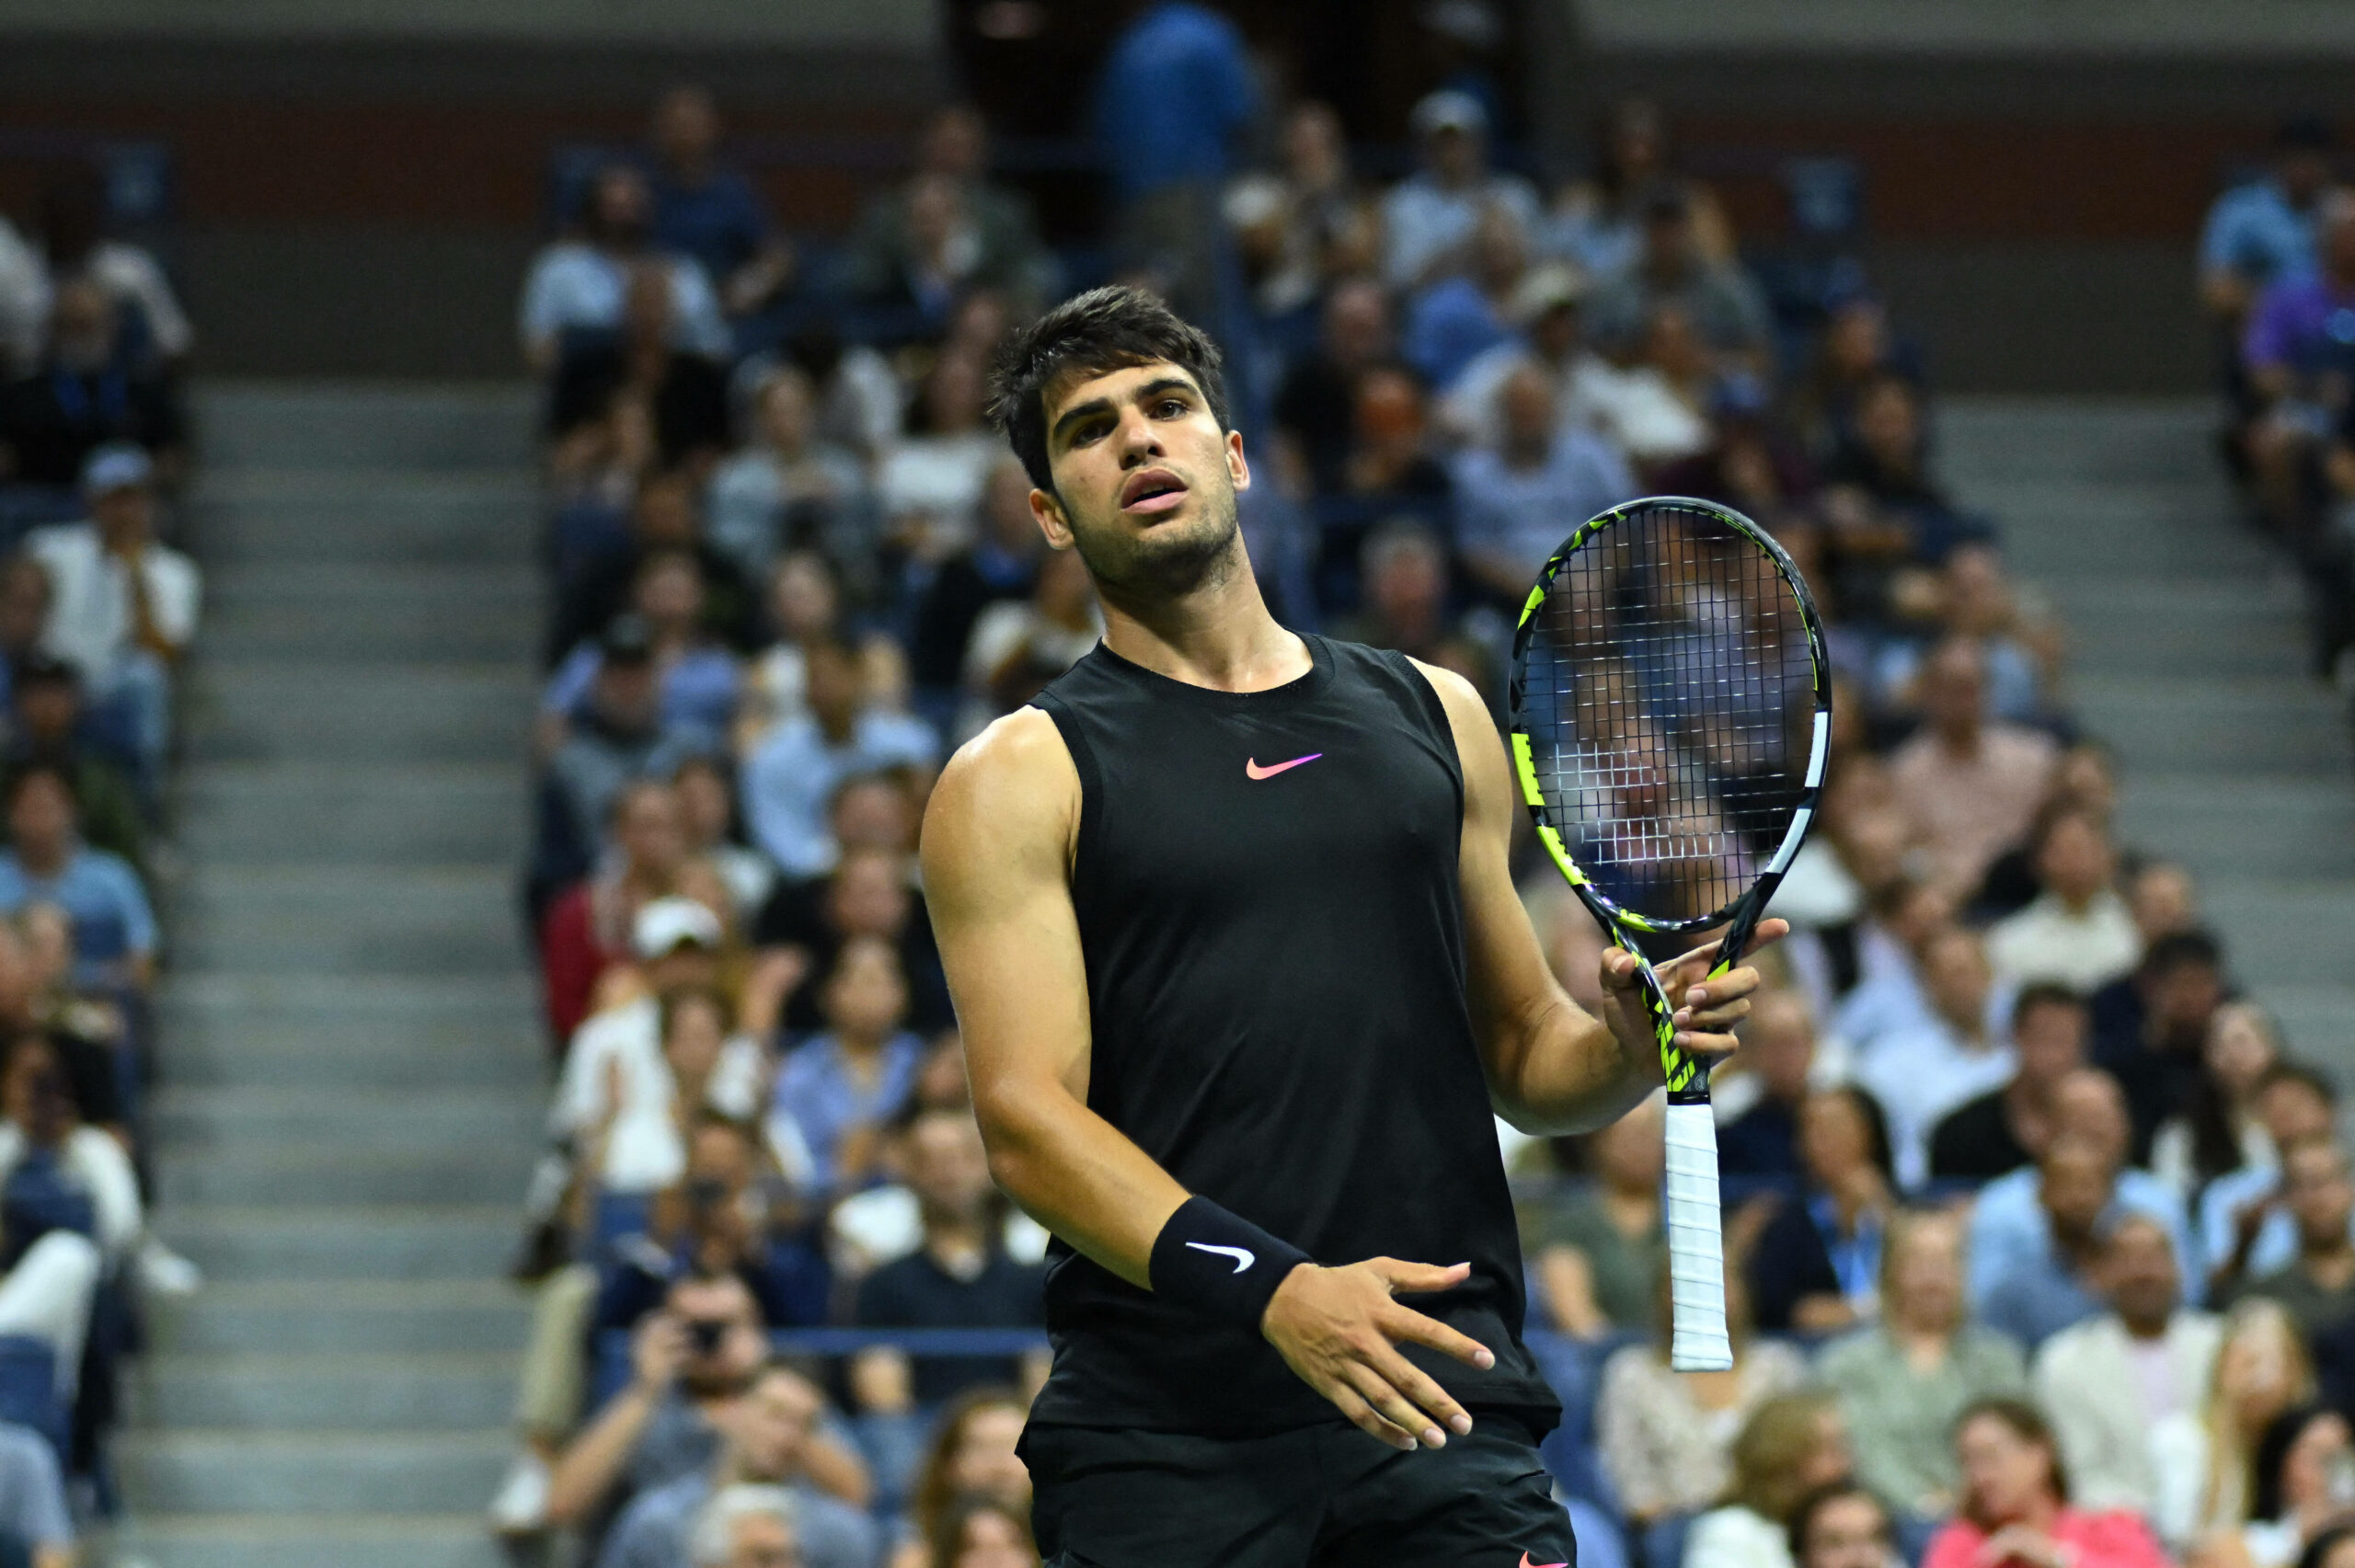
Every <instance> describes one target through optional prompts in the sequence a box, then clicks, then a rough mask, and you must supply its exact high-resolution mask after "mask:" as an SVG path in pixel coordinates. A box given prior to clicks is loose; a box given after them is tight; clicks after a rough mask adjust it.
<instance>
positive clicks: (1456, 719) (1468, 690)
mask: <svg viewBox="0 0 2355 1568" xmlns="http://www.w3.org/2000/svg"><path fill="white" fill-rule="evenodd" d="M1400 657H1401V658H1405V659H1406V660H1407V664H1408V665H1410V666H1412V667H1413V669H1414V670H1415V672H1416V673H1417V674H1418V675H1420V676H1421V677H1422V678H1423V679H1424V680H1425V681H1429V682H1430V686H1431V690H1432V691H1434V692H1438V693H1439V700H1440V705H1441V706H1442V707H1444V708H1445V709H1446V710H1447V716H1448V718H1449V719H1450V721H1452V722H1453V724H1454V725H1455V726H1456V727H1458V728H1459V729H1460V728H1462V727H1465V725H1471V726H1472V727H1474V728H1475V730H1479V729H1493V728H1494V727H1495V720H1494V719H1493V718H1491V717H1490V715H1489V713H1488V700H1487V699H1486V698H1484V697H1482V696H1481V695H1480V689H1479V688H1478V687H1476V686H1475V685H1473V684H1472V682H1471V681H1467V680H1465V678H1464V677H1463V676H1461V675H1459V674H1457V673H1456V672H1455V671H1454V670H1450V669H1448V668H1447V667H1446V666H1444V665H1439V664H1431V663H1428V662H1426V661H1425V660H1423V659H1419V658H1415V657H1414V656H1413V655H1411V654H1405V655H1401V656H1400Z"/></svg>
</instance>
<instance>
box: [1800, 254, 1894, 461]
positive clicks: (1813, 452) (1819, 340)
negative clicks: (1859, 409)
mask: <svg viewBox="0 0 2355 1568" xmlns="http://www.w3.org/2000/svg"><path fill="white" fill-rule="evenodd" d="M1892 374H1893V375H1899V376H1902V377H1904V378H1906V379H1908V380H1911V381H1913V382H1914V383H1916V384H1917V385H1918V384H1919V383H1920V380H1921V377H1920V373H1919V371H1918V369H1917V368H1916V367H1914V366H1913V363H1912V356H1911V355H1910V354H1908V353H1907V352H1906V351H1905V349H1903V348H1902V347H1901V345H1900V344H1898V343H1897V341H1896V340H1895V338H1893V336H1892V335H1891V333H1890V325H1889V310H1888V307H1887V306H1886V305H1884V304H1883V303H1881V302H1880V301H1879V300H1878V299H1877V298H1875V297H1874V296H1873V295H1872V294H1870V293H1867V292H1862V291H1858V292H1852V293H1848V294H1846V295H1844V296H1843V297H1842V298H1840V299H1839V300H1837V301H1835V302H1834V303H1832V304H1831V305H1830V306H1829V308H1828V309H1827V310H1826V312H1825V315H1824V318H1823V325H1822V326H1821V329H1820V330H1819V331H1818V332H1817V333H1816V337H1815V344H1814V354H1813V357H1812V359H1811V360H1810V361H1809V365H1808V367H1807V371H1806V373H1805V374H1804V375H1803V376H1802V377H1801V378H1800V379H1799V382H1798V385H1797V386H1796V387H1794V388H1793V389H1792V392H1791V395H1790V399H1789V405H1788V408H1787V412H1788V414H1789V416H1790V420H1791V425H1792V428H1793V429H1795V430H1797V431H1798V437H1799V440H1800V441H1801V442H1802V444H1803V445H1804V446H1805V448H1806V450H1807V453H1808V455H1809V457H1810V458H1812V459H1813V460H1815V461H1816V462H1818V463H1821V462H1823V461H1825V460H1827V459H1829V458H1830V457H1831V456H1832V453H1834V452H1839V451H1841V450H1842V449H1843V448H1845V447H1847V446H1850V445H1851V444H1853V443H1854V442H1855V439H1856V405H1857V404H1858V403H1859V402H1861V401H1862V400H1863V395H1864V392H1865V389H1866V388H1867V387H1869V386H1871V385H1873V384H1874V383H1877V382H1878V381H1880V380H1881V379H1882V378H1883V377H1884V376H1887V375H1892Z"/></svg>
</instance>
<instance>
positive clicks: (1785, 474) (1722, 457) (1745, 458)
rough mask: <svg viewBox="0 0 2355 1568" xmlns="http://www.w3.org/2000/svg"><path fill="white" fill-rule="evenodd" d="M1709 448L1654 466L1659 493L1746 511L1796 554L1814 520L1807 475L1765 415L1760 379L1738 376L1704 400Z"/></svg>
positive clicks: (1807, 542) (1803, 548)
mask: <svg viewBox="0 0 2355 1568" xmlns="http://www.w3.org/2000/svg"><path fill="white" fill-rule="evenodd" d="M1709 433H1710V441H1709V445H1708V446H1707V447H1706V449H1704V450H1703V451H1700V452H1694V454H1693V455H1692V456H1690V457H1687V458H1683V459H1681V460H1679V461H1677V462H1674V463H1671V464H1667V465H1666V466H1664V467H1662V468H1661V469H1660V471H1659V473H1658V475H1656V477H1655V479H1654V483H1656V484H1657V485H1659V486H1660V489H1661V491H1662V493H1664V494H1667V495H1674V496H1697V497H1699V498H1701V499H1703V500H1706V501H1717V502H1718V503H1720V504H1722V505H1725V506H1729V507H1732V508H1733V509H1736V510H1737V511H1740V512H1743V513H1745V514H1747V515H1748V516H1749V517H1750V518H1751V519H1752V521H1756V522H1759V523H1762V524H1763V525H1764V526H1765V527H1766V529H1767V530H1768V531H1769V532H1772V533H1774V534H1775V537H1776V538H1777V539H1779V540H1781V541H1782V542H1783V543H1784V544H1785V545H1786V548H1789V549H1791V550H1792V551H1794V552H1795V553H1796V554H1798V555H1799V556H1800V557H1801V558H1802V559H1804V557H1805V555H1806V553H1807V552H1808V551H1809V548H1810V547H1811V541H1812V540H1813V538H1814V530H1815V523H1814V518H1813V513H1812V510H1811V508H1810V502H1811V500H1812V498H1813V492H1814V489H1815V475H1814V473H1813V472H1812V471H1811V470H1810V469H1809V467H1808V465H1807V463H1806V460H1805V459H1804V458H1802V457H1801V456H1800V455H1799V452H1798V449H1797V448H1796V447H1794V446H1793V445H1792V444H1791V443H1790V442H1789V441H1786V439H1785V438H1784V436H1783V433H1782V431H1781V430H1780V429H1779V428H1778V427H1777V426H1776V424H1775V420H1774V419H1773V418H1772V417H1771V413H1770V410H1769V406H1768V392H1767V389H1766V386H1765V383H1763V382H1761V381H1759V380H1758V378H1756V377H1755V376H1752V375H1748V374H1740V375H1732V376H1728V377H1725V378H1724V379H1722V380H1721V381H1719V382H1718V383H1717V388H1716V390H1715V391H1714V392H1713V393H1712V394H1711V395H1710V398H1709Z"/></svg>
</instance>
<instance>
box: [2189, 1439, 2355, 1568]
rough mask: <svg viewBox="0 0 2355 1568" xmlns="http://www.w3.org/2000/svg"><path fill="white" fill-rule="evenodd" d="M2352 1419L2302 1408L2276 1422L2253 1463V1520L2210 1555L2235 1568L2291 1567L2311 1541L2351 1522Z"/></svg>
mask: <svg viewBox="0 0 2355 1568" xmlns="http://www.w3.org/2000/svg"><path fill="white" fill-rule="evenodd" d="M2349 1447H2350V1444H2349V1435H2348V1427H2347V1418H2346V1417H2345V1416H2343V1415H2341V1414H2339V1413H2338V1412H2337V1411H2334V1410H2325V1409H2322V1408H2320V1407H2319V1406H2315V1405H2300V1406H2298V1407H2296V1408H2295V1409H2292V1410H2286V1411H2283V1412H2282V1413H2280V1415H2277V1416H2275V1417H2274V1418H2273V1420H2272V1422H2271V1424H2270V1425H2268V1426H2267V1427H2266V1428H2265V1432H2264V1435H2263V1436H2260V1437H2259V1438H2258V1439H2257V1452H2256V1454H2255V1456H2254V1457H2253V1458H2252V1459H2251V1460H2250V1466H2251V1479H2250V1501H2249V1515H2250V1517H2249V1522H2248V1523H2247V1524H2246V1525H2243V1526H2242V1527H2241V1528H2240V1529H2239V1530H2238V1531H2237V1532H2235V1533H2234V1534H2231V1535H2227V1536H2225V1537H2224V1538H2223V1539H2222V1540H2220V1541H2217V1542H2215V1543H2213V1545H2212V1546H2211V1551H2212V1552H2213V1555H2214V1558H2215V1559H2216V1560H2217V1561H2219V1562H2225V1563H2231V1564H2234V1568H2290V1564H2291V1563H2293V1562H2297V1561H2298V1560H2299V1558H2300V1557H2301V1556H2302V1555H2303V1553H2304V1551H2305V1549H2306V1546H2307V1543H2308V1542H2310V1541H2313V1540H2315V1539H2318V1538H2319V1537H2320V1536H2321V1535H2322V1533H2323V1531H2324V1530H2325V1529H2326V1528H2329V1527H2330V1526H2331V1525H2333V1524H2336V1523H2340V1522H2342V1521H2344V1520H2345V1519H2346V1517H2347V1512H2348V1505H2349V1497H2348V1486H2347V1475H2348V1472H2349V1469H2350V1467H2355V1454H2350V1453H2349Z"/></svg>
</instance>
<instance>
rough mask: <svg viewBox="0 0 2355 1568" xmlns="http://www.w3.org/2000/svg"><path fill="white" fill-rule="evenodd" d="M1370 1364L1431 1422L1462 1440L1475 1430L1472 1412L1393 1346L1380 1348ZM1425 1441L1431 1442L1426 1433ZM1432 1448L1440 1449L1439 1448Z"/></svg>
mask: <svg viewBox="0 0 2355 1568" xmlns="http://www.w3.org/2000/svg"><path fill="white" fill-rule="evenodd" d="M1368 1364H1369V1365H1370V1366H1371V1367H1372V1368H1373V1370H1374V1372H1375V1373H1376V1374H1377V1375H1379V1376H1380V1377H1381V1379H1382V1380H1383V1381H1384V1382H1386V1383H1388V1384H1389V1385H1390V1386H1391V1387H1392V1388H1394V1389H1396V1390H1397V1391H1399V1393H1400V1394H1402V1395H1404V1396H1405V1397H1406V1399H1407V1402H1408V1403H1409V1404H1412V1405H1413V1406H1414V1407H1415V1408H1416V1409H1417V1410H1419V1411H1421V1412H1423V1413H1425V1415H1426V1416H1427V1417H1428V1418H1429V1419H1430V1420H1433V1421H1436V1422H1438V1423H1439V1424H1440V1425H1442V1426H1443V1427H1445V1428H1446V1429H1447V1430H1448V1431H1450V1432H1453V1433H1454V1434H1455V1435H1456V1436H1459V1437H1461V1436H1464V1434H1465V1433H1466V1432H1469V1431H1471V1430H1472V1416H1471V1413H1470V1412H1468V1411H1466V1410H1465V1408H1464V1407H1463V1406H1462V1405H1460V1404H1458V1403H1456V1402H1455V1400H1454V1397H1453V1395H1451V1394H1450V1393H1449V1392H1448V1391H1446V1390H1445V1389H1443V1388H1441V1387H1440V1386H1439V1384H1438V1383H1437V1382H1435V1381H1433V1380H1432V1379H1431V1376H1430V1373H1428V1372H1426V1371H1424V1370H1423V1369H1422V1368H1419V1367H1418V1366H1416V1365H1415V1364H1414V1363H1413V1362H1412V1361H1409V1360H1407V1358H1406V1357H1405V1356H1401V1355H1399V1354H1398V1353H1397V1352H1396V1350H1393V1349H1392V1348H1391V1347H1390V1346H1388V1345H1380V1346H1377V1347H1376V1348H1375V1351H1374V1354H1373V1356H1372V1358H1371V1359H1370V1361H1369V1363H1368ZM1423 1440H1424V1441H1425V1442H1427V1443H1429V1442H1430V1434H1429V1433H1425V1434H1424V1435H1423ZM1431 1446H1432V1447H1434V1448H1437V1447H1438V1446H1439V1445H1437V1444H1432V1445H1431Z"/></svg>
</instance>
